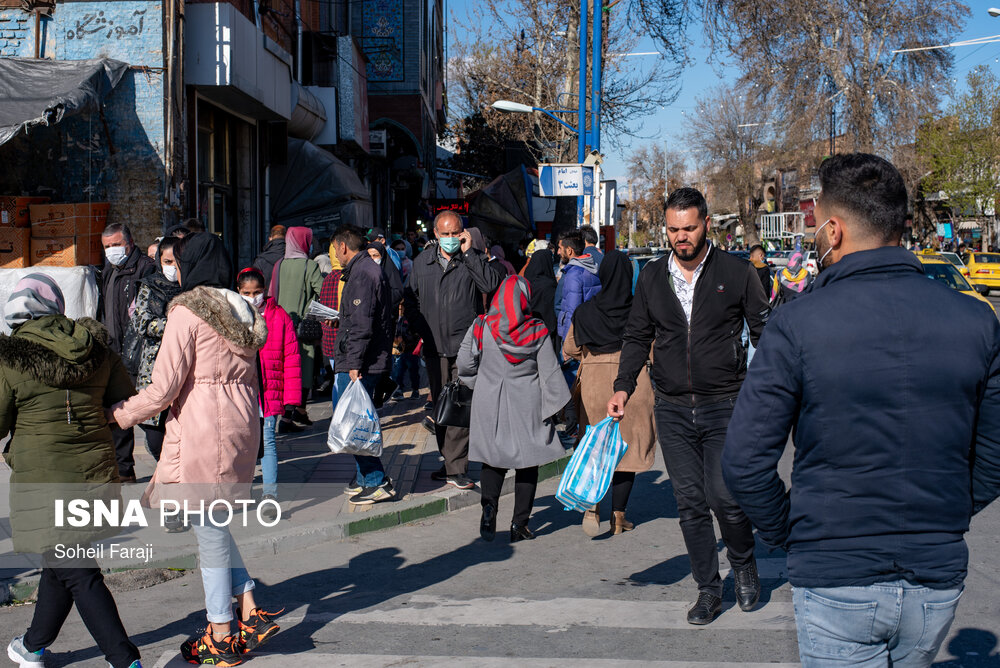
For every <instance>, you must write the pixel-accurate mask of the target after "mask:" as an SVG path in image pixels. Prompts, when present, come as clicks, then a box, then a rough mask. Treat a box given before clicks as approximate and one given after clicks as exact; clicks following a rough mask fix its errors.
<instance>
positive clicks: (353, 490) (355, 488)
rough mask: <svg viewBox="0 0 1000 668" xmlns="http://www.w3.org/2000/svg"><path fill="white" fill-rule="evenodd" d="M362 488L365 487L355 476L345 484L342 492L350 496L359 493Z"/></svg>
mask: <svg viewBox="0 0 1000 668" xmlns="http://www.w3.org/2000/svg"><path fill="white" fill-rule="evenodd" d="M364 489H365V488H364V486H363V485H362V484H361V483H359V482H358V479H357V478H355V479H354V480H352V481H351V482H350V483H349V484H348V485H347V487H345V488H344V494H350V495H351V496H354V495H355V494H360V493H361V492H362V491H364Z"/></svg>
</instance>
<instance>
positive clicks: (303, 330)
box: [295, 318, 323, 344]
mask: <svg viewBox="0 0 1000 668" xmlns="http://www.w3.org/2000/svg"><path fill="white" fill-rule="evenodd" d="M295 335H296V336H297V337H298V339H299V343H306V344H309V343H319V342H320V341H322V340H323V325H321V324H320V322H319V320H313V319H312V318H302V320H299V327H298V330H296V332H295Z"/></svg>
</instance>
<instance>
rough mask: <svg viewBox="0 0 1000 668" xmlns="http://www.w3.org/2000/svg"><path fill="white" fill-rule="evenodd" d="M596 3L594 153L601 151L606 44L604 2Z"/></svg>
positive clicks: (597, 0) (592, 91) (592, 112)
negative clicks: (603, 35)
mask: <svg viewBox="0 0 1000 668" xmlns="http://www.w3.org/2000/svg"><path fill="white" fill-rule="evenodd" d="M590 1H591V2H593V3H594V44H593V54H594V55H593V56H592V57H593V60H594V64H593V68H594V72H593V75H592V77H591V83H590V95H591V104H590V122H591V128H592V129H591V137H590V142H591V144H590V148H591V150H593V151H600V150H601V65H602V63H601V61H602V60H603V58H604V42H603V37H602V35H601V33H602V31H603V30H604V17H603V16H602V10H603V9H604V0H590Z"/></svg>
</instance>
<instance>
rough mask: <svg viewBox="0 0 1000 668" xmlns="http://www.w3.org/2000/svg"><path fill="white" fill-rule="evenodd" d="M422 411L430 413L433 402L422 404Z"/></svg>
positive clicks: (432, 408)
mask: <svg viewBox="0 0 1000 668" xmlns="http://www.w3.org/2000/svg"><path fill="white" fill-rule="evenodd" d="M424 410H425V411H432V410H434V402H433V401H428V402H427V403H426V404H424Z"/></svg>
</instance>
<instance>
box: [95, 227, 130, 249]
mask: <svg viewBox="0 0 1000 668" xmlns="http://www.w3.org/2000/svg"><path fill="white" fill-rule="evenodd" d="M119 232H121V233H122V237H124V238H125V243H128V244H130V243H132V230H130V229H129V228H128V225H126V224H125V223H111V224H110V225H108V226H107V227H105V228H104V231H103V232H101V236H102V237H113V236H114V235H116V234H118V233H119Z"/></svg>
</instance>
